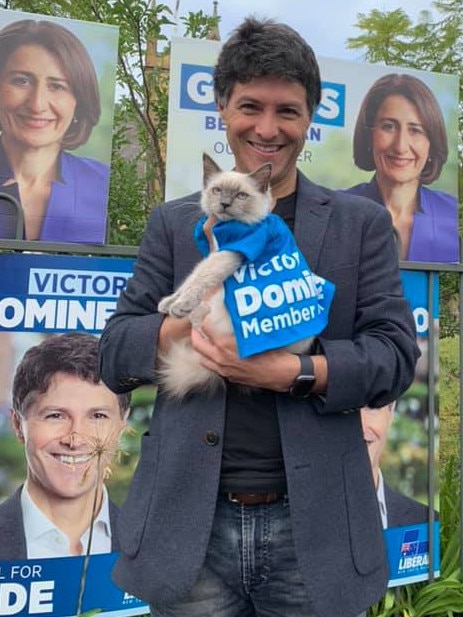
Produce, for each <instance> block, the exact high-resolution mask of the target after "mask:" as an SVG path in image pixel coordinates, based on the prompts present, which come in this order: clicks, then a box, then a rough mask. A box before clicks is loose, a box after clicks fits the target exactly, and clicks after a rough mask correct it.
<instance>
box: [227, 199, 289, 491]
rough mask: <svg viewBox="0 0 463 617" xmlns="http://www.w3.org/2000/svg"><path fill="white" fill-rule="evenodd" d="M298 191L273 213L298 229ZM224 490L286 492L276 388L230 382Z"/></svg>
mask: <svg viewBox="0 0 463 617" xmlns="http://www.w3.org/2000/svg"><path fill="white" fill-rule="evenodd" d="M295 210H296V193H292V194H291V195H288V196H287V197H284V198H283V199H280V200H278V201H277V203H276V205H275V207H274V209H273V213H274V214H278V215H279V216H281V218H282V219H283V220H284V221H285V223H286V224H287V225H288V227H289V228H290V229H291V231H294V216H295ZM220 490H221V491H223V492H234V493H264V492H273V491H276V492H285V491H286V474H285V466H284V461H283V453H282V450H281V440H280V427H279V424H278V415H277V409H276V403H275V392H274V391H273V390H265V389H254V390H251V391H250V392H246V393H244V392H243V391H242V389H241V388H239V386H237V385H235V384H231V383H229V384H227V403H226V416H225V433H224V448H223V456H222V469H221V476H220Z"/></svg>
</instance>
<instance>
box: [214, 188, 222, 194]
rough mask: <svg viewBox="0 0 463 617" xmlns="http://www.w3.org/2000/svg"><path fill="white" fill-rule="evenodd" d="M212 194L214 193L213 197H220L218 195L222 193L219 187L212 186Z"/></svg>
mask: <svg viewBox="0 0 463 617" xmlns="http://www.w3.org/2000/svg"><path fill="white" fill-rule="evenodd" d="M212 192H213V193H214V195H220V193H221V192H222V189H221V188H220V186H213V187H212Z"/></svg>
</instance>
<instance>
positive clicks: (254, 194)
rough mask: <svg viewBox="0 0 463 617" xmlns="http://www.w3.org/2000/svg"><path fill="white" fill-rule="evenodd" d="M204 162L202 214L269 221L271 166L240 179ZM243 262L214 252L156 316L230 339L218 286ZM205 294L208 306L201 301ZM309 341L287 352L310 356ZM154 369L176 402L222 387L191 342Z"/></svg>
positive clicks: (177, 346) (173, 347)
mask: <svg viewBox="0 0 463 617" xmlns="http://www.w3.org/2000/svg"><path fill="white" fill-rule="evenodd" d="M203 161H204V189H203V192H202V199H201V207H202V209H203V211H204V212H205V213H206V214H208V215H215V216H216V217H217V218H219V219H221V220H224V221H227V220H232V219H236V220H239V221H242V222H244V223H248V224H251V223H257V222H259V221H261V220H263V219H264V218H265V217H266V216H267V214H268V212H269V209H270V204H271V195H270V189H269V180H270V172H271V166H270V165H268V164H266V165H263V166H262V167H260V168H259V169H257V170H256V171H255V172H253V173H251V174H241V173H238V172H235V171H228V172H224V171H221V170H220V168H219V167H218V166H217V165H216V164H215V163H214V161H213V160H212V159H211V158H210V157H208V156H207V155H204V157H203ZM241 261H242V257H241V254H240V253H236V252H233V251H218V252H214V251H212V252H211V253H210V254H209V255H208V257H206V258H205V259H203V261H201V262H199V264H198V265H197V266H196V267H195V268H194V270H193V271H192V272H191V274H190V275H189V276H188V277H187V278H186V279H185V281H184V282H183V283H182V284H181V285H180V287H179V288H178V289H177V290H176V291H175V292H174V293H173V294H172V295H170V296H166V297H165V298H163V299H162V300H161V301H160V302H159V305H158V311H159V312H160V313H166V314H168V315H170V316H172V317H178V318H179V317H185V316H188V317H189V319H190V321H191V323H192V324H193V326H194V327H196V328H199V329H200V328H201V323H202V321H203V319H204V317H205V316H206V315H208V327H209V328H210V329H211V330H212V331H213V332H216V333H218V334H232V333H233V328H232V324H231V321H230V317H229V315H228V311H227V309H226V307H225V305H224V302H223V286H222V284H223V282H224V281H225V279H226V278H228V277H229V276H231V275H232V274H233V272H235V270H236V269H237V268H238V266H239V265H240V264H241ZM214 289H215V290H216V291H215V292H213V290H214ZM211 292H212V293H211ZM206 294H208V296H207V300H204V298H205V296H206ZM311 340H312V339H307V340H306V341H301V342H299V343H295V344H294V345H292V346H291V347H290V348H288V349H289V350H290V351H292V352H293V353H303V352H304V351H307V350H308V348H309V343H310V341H311ZM158 364H159V367H158V369H157V376H158V381H159V384H160V385H161V387H162V388H163V389H164V390H165V391H166V392H167V393H168V394H170V395H171V396H173V397H175V398H179V399H181V398H183V397H184V396H186V395H187V394H188V393H189V392H192V391H209V392H212V391H214V390H216V389H217V388H218V387H220V386H221V385H223V384H224V381H223V379H222V377H221V376H220V375H218V374H217V373H215V372H213V371H210V370H209V369H206V368H205V367H203V366H202V365H201V363H200V356H199V354H198V353H197V352H196V351H195V350H194V349H193V348H192V346H191V341H190V337H187V338H184V339H181V340H179V341H173V342H172V343H171V344H170V346H169V350H168V351H167V353H165V354H162V355H160V357H159V363H158Z"/></svg>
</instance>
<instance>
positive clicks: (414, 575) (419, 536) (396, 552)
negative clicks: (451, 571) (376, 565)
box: [383, 521, 440, 587]
mask: <svg viewBox="0 0 463 617" xmlns="http://www.w3.org/2000/svg"><path fill="white" fill-rule="evenodd" d="M433 532H434V533H433V537H434V542H433V573H434V576H435V577H437V576H439V574H440V572H439V563H440V554H439V546H440V543H439V521H435V522H434V527H433ZM383 533H384V536H385V540H386V548H387V555H388V562H389V576H390V580H389V587H397V586H398V585H406V584H407V583H416V582H418V581H425V580H427V579H428V578H429V528H428V524H427V523H421V524H419V525H409V526H405V527H392V528H389V529H385V530H384V532H383Z"/></svg>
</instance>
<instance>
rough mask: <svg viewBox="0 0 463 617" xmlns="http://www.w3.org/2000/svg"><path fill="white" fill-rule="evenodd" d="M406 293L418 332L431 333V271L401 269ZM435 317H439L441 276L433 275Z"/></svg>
mask: <svg viewBox="0 0 463 617" xmlns="http://www.w3.org/2000/svg"><path fill="white" fill-rule="evenodd" d="M400 276H401V279H402V285H403V289H404V295H405V297H406V298H407V300H408V303H409V304H410V308H411V310H412V312H413V317H414V319H415V326H416V334H417V336H420V337H423V336H428V335H429V273H427V272H420V271H418V270H401V272H400ZM432 299H433V319H434V320H436V319H438V318H439V278H438V277H437V276H435V277H433V290H432Z"/></svg>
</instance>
